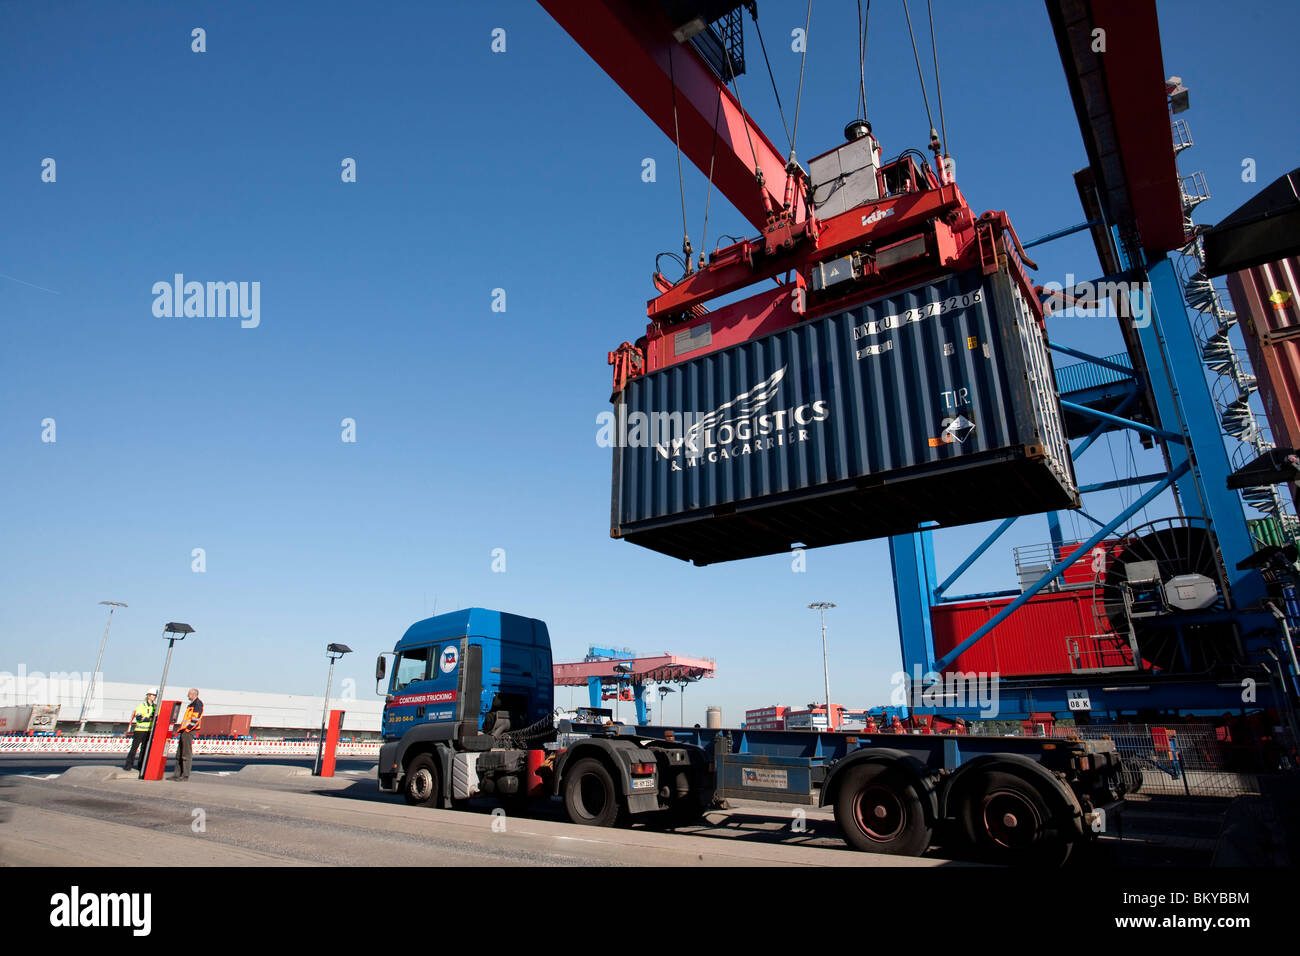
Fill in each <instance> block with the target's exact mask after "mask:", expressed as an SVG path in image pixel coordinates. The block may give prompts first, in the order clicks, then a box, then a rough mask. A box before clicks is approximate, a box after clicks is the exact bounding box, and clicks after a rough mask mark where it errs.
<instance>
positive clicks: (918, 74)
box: [903, 0, 934, 132]
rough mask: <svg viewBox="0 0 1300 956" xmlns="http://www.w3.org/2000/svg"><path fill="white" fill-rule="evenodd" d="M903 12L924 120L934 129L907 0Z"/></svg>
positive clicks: (931, 129) (904, 0)
mask: <svg viewBox="0 0 1300 956" xmlns="http://www.w3.org/2000/svg"><path fill="white" fill-rule="evenodd" d="M903 13H904V15H905V16H906V17H907V35H908V36H909V37H911V39H912V57H913V59H915V60H916V79H917V81H918V82H919V83H920V84H921V99H922V100H924V101H925V121H926V122H927V123H929V124H930V131H931V132H933V131H934V119H933V118H932V117H931V116H930V97H929V96H928V95H927V94H926V92H925V77H924V75H922V73H921V55H920V54H919V53H917V52H916V34H915V33H913V32H912V14H911V13H910V12H908V9H907V0H903Z"/></svg>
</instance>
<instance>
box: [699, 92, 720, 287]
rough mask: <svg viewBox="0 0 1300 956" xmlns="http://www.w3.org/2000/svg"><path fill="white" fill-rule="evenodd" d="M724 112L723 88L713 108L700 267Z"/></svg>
mask: <svg viewBox="0 0 1300 956" xmlns="http://www.w3.org/2000/svg"><path fill="white" fill-rule="evenodd" d="M721 114H722V90H718V105H717V106H716V107H714V109H713V149H712V150H711V151H710V153H709V185H708V188H707V189H706V190H705V193H704V234H703V235H702V236H701V237H700V268H701V269H702V268H704V250H706V249H708V248H709V200H710V199H711V198H712V197H713V161H714V160H715V159H716V158H717V156H718V117H719V116H720V115H721Z"/></svg>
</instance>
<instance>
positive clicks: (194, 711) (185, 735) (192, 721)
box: [172, 687, 203, 780]
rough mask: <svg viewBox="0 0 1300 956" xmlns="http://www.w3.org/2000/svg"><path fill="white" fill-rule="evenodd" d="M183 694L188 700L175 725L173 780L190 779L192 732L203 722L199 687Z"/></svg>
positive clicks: (192, 761) (192, 758) (192, 747)
mask: <svg viewBox="0 0 1300 956" xmlns="http://www.w3.org/2000/svg"><path fill="white" fill-rule="evenodd" d="M185 696H186V697H188V698H189V701H190V702H189V705H188V706H187V707H186V708H185V713H183V714H182V715H181V722H180V723H179V724H177V726H176V772H175V773H173V774H172V779H173V780H188V779H190V767H191V766H192V765H193V764H194V733H195V731H197V730H198V729H199V725H200V724H202V723H203V701H201V700H199V689H198V688H197V687H191V688H190V689H189V692H188V693H187V694H186V695H185Z"/></svg>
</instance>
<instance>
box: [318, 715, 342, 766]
mask: <svg viewBox="0 0 1300 956" xmlns="http://www.w3.org/2000/svg"><path fill="white" fill-rule="evenodd" d="M343 713H344V712H343V711H341V710H331V711H330V722H329V729H328V730H326V732H325V750H324V752H323V753H322V754H321V759H320V775H321V776H322V777H332V776H334V751H335V750H336V749H337V748H338V745H339V731H340V730H342V729H343Z"/></svg>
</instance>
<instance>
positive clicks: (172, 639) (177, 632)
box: [140, 621, 194, 777]
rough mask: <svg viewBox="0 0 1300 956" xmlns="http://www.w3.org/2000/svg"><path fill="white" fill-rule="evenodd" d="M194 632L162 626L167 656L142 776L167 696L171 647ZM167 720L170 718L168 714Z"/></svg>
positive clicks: (177, 626)
mask: <svg viewBox="0 0 1300 956" xmlns="http://www.w3.org/2000/svg"><path fill="white" fill-rule="evenodd" d="M193 633H194V628H192V627H190V626H189V625H188V624H179V623H177V622H176V621H172V622H171V623H170V624H168V625H166V626H165V627H164V628H163V637H165V638H167V656H166V658H164V659H163V673H162V680H160V681H159V682H158V696H157V697H155V698H154V701H155V702H156V703H157V705H158V706H157V707H155V708H154V711H153V723H151V724H150V725H149V743H148V744H147V745H146V747H145V751H144V757H143V758H142V759H141V760H140V776H141V777H143V776H144V772H145V768H146V767H148V766H149V748H150V747H152V746H153V740H154V728H156V727H157V726H158V718H160V717H161V716H162V702H163V700H165V699H166V697H167V672H168V671H169V670H171V666H172V648H174V647H175V646H176V642H177V641H183V640H185V638H186V637H188V636H189V635H191V634H193ZM167 719H168V720H170V719H171V715H170V714H169V715H168V717H167Z"/></svg>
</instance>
